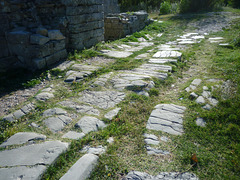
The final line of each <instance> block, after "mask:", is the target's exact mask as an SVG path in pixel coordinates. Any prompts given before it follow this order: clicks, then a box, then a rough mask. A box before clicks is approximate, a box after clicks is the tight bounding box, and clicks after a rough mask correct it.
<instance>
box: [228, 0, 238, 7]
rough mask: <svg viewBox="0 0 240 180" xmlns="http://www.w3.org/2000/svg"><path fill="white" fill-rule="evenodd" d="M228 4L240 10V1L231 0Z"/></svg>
mask: <svg viewBox="0 0 240 180" xmlns="http://www.w3.org/2000/svg"><path fill="white" fill-rule="evenodd" d="M228 4H229V5H230V6H232V7H234V8H240V1H239V0H229V1H228Z"/></svg>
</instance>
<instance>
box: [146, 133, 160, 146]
mask: <svg viewBox="0 0 240 180" xmlns="http://www.w3.org/2000/svg"><path fill="white" fill-rule="evenodd" d="M143 136H144V138H145V139H144V142H145V143H146V144H152V145H158V144H159V140H158V137H157V136H155V135H154V134H144V135H143Z"/></svg>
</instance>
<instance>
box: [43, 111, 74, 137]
mask: <svg viewBox="0 0 240 180" xmlns="http://www.w3.org/2000/svg"><path fill="white" fill-rule="evenodd" d="M43 122H44V123H45V125H46V126H47V127H48V128H49V129H50V130H51V131H52V132H53V133H57V132H59V131H61V130H62V129H63V128H64V127H65V126H66V125H68V124H69V123H71V122H72V119H71V118H70V117H68V116H64V115H60V116H57V117H50V118H47V119H45V120H44V121H43Z"/></svg>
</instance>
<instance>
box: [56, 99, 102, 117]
mask: <svg viewBox="0 0 240 180" xmlns="http://www.w3.org/2000/svg"><path fill="white" fill-rule="evenodd" d="M59 104H60V105H62V106H64V107H68V108H71V109H75V110H76V111H77V112H78V113H86V114H89V115H96V116H99V114H100V112H99V110H97V109H95V108H93V107H91V106H88V105H81V104H78V103H77V102H74V101H62V102H60V103H59Z"/></svg>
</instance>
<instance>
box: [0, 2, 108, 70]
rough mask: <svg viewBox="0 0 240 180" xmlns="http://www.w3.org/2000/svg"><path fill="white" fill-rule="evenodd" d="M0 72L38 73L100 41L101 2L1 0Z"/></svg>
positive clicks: (102, 18)
mask: <svg viewBox="0 0 240 180" xmlns="http://www.w3.org/2000/svg"><path fill="white" fill-rule="evenodd" d="M0 27H1V28H0V72H1V71H6V70H7V69H9V68H10V67H19V66H23V67H28V68H29V69H32V70H34V69H42V68H44V67H47V66H50V65H51V64H54V63H55V62H57V61H59V60H62V59H65V58H66V57H67V50H68V51H71V50H72V49H77V50H81V49H83V48H84V47H86V48H88V47H90V46H92V45H95V44H96V43H98V42H100V41H103V40H104V12H103V0H32V1H29V0H1V1H0Z"/></svg>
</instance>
